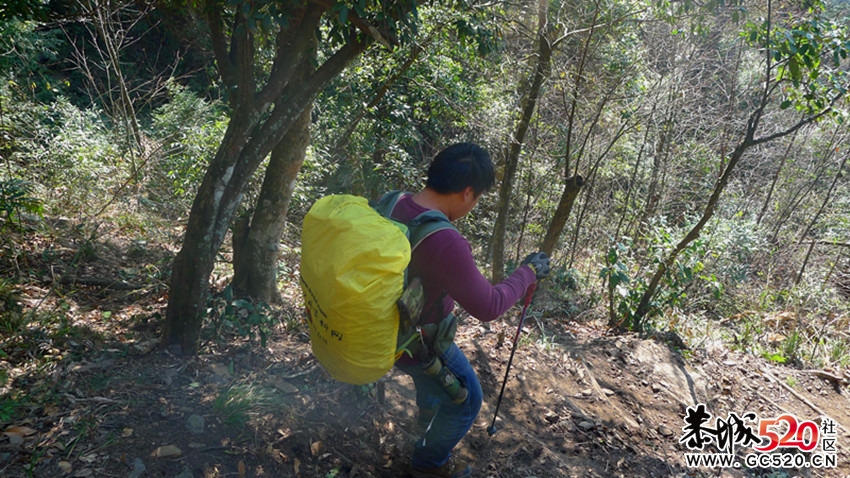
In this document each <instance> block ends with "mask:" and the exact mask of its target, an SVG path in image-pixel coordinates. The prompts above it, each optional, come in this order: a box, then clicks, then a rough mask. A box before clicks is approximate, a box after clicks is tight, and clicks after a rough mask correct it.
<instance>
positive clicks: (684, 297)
mask: <svg viewBox="0 0 850 478" xmlns="http://www.w3.org/2000/svg"><path fill="white" fill-rule="evenodd" d="M848 18H850V5H848V3H847V2H842V1H828V2H824V3H821V2H773V1H767V2H765V1H742V2H728V3H724V2H708V3H699V4H697V3H691V2H665V1H660V2H651V1H640V0H638V1H634V0H629V1H620V0H606V1H603V0H599V1H593V2H568V1H562V2H557V1H552V2H546V1H539V2H536V3H535V2H463V1H460V2H434V3H423V4H421V5H417V4H416V3H414V2H411V1H365V0H364V1H360V2H357V3H355V4H347V3H343V2H332V1H330V0H314V1H310V2H272V1H253V2H243V1H240V0H232V1H227V2H213V1H198V2H189V3H182V2H167V1H163V2H99V1H80V2H77V1H68V2H51V3H41V2H28V1H27V0H22V1H18V2H7V3H6V5H5V6H4V7H0V76H2V82H0V155H2V158H3V160H2V165H0V211H2V220H3V222H2V228H3V239H2V251H1V252H0V254H2V256H3V263H4V273H3V277H2V278H0V299H2V300H0V304H2V305H1V306H0V307H2V308H0V339H2V352H0V365H2V366H0V384H2V387H3V388H4V392H5V394H4V398H3V399H2V400H3V401H2V402H0V418H1V419H5V420H11V419H12V418H13V417H14V416H15V414H16V413H17V410H21V409H22V407H23V406H24V404H25V403H26V401H27V400H28V398H27V393H25V392H24V391H22V390H17V389H16V385H15V383H16V382H15V378H16V376H17V375H16V374H19V373H21V371H22V370H24V369H26V368H27V367H28V366H29V365H26V364H28V363H30V364H38V363H43V362H44V361H45V360H49V357H50V354H51V350H54V349H53V345H55V344H57V343H65V342H67V341H68V340H73V338H74V337H75V336H77V335H80V336H81V335H85V332H83V331H82V329H81V328H80V327H79V324H78V323H77V318H78V315H79V314H82V313H83V312H82V310H81V309H80V308H79V307H78V306H77V304H75V301H74V300H75V299H74V290H76V289H75V288H78V287H103V288H107V289H109V288H111V289H113V290H126V291H127V294H128V296H129V297H131V298H138V299H139V301H140V302H141V301H142V298H145V301H146V305H145V307H144V308H142V309H141V310H137V311H135V312H134V313H132V314H128V313H126V311H121V310H106V309H101V308H96V310H95V311H94V312H91V311H87V312H86V314H88V315H91V314H94V315H96V317H95V318H96V320H99V321H102V322H104V323H109V321H110V320H116V318H118V317H120V318H121V320H123V321H126V322H125V325H126V324H143V325H145V326H148V325H150V326H152V327H155V328H156V330H157V331H158V333H160V334H161V338H162V339H161V340H162V347H163V348H164V349H167V350H169V351H170V352H173V353H181V354H190V355H191V354H195V353H198V352H199V350H200V351H201V352H203V351H204V350H208V349H206V348H205V347H208V346H209V344H210V342H211V341H212V342H214V341H215V340H217V339H220V338H222V337H226V336H227V334H234V335H242V336H245V335H248V336H252V337H257V338H258V339H260V340H263V341H264V340H265V338H266V337H267V335H268V332H269V328H270V327H276V326H283V327H286V328H288V329H297V328H298V327H300V326H301V325H300V317H299V316H298V313H297V306H298V305H299V302H298V301H299V300H300V299H299V298H298V297H297V294H293V293H291V292H292V290H294V289H295V288H297V276H298V274H297V263H298V248H299V243H298V241H299V227H300V223H301V218H302V217H303V215H304V214H305V213H306V211H307V209H308V208H309V207H310V205H311V204H312V203H313V201H315V200H316V199H317V198H319V197H321V196H323V195H326V194H331V193H339V192H345V193H354V194H361V195H364V196H366V197H369V198H376V197H377V196H378V195H379V194H381V193H382V192H384V191H386V190H389V189H408V190H415V189H418V188H419V187H421V185H422V179H423V175H424V170H425V169H426V167H427V164H428V161H429V160H430V158H431V157H432V156H433V155H434V154H435V153H436V152H437V151H438V150H439V149H441V148H442V147H444V146H446V145H448V144H450V143H452V142H456V141H474V142H477V143H479V144H481V145H482V146H484V147H485V148H487V149H488V150H489V151H490V152H491V154H492V156H493V158H494V161H495V162H496V163H497V168H498V178H499V186H498V190H497V191H493V192H491V193H490V194H488V195H486V196H485V197H484V198H483V199H482V201H481V203H480V205H479V206H478V208H477V209H476V210H475V211H474V212H473V213H472V214H471V215H470V216H469V217H468V218H466V219H464V220H463V221H462V222H461V223H460V224H459V227H460V229H461V231H462V232H463V233H464V234H465V235H466V236H467V237H468V238H469V239H470V242H471V243H472V244H473V247H474V248H475V249H476V257H478V258H479V260H480V264H482V266H485V267H486V268H487V270H486V273H487V274H488V275H489V276H491V277H492V278H493V279H494V280H498V279H499V278H500V277H502V276H503V275H504V274H505V273H506V272H510V271H511V270H512V269H513V267H515V266H516V264H517V263H518V260H519V259H521V258H522V257H524V255H525V254H527V253H529V252H531V251H534V250H538V249H543V250H545V251H547V252H549V253H550V255H551V256H552V259H553V265H554V268H553V274H552V277H551V278H550V279H549V280H548V281H547V282H546V283H545V284H544V286H543V288H544V289H545V293H546V294H547V298H548V301H547V303H546V304H547V305H546V315H547V316H549V317H557V318H559V319H562V320H584V321H586V320H594V321H598V322H600V323H602V324H605V326H606V327H608V328H610V330H611V331H613V332H623V331H634V332H639V333H641V334H647V335H653V334H654V335H656V336H662V337H665V338H667V339H668V340H670V341H671V343H673V344H675V345H676V346H677V347H680V348H682V349H683V350H685V348H690V349H694V348H699V347H704V346H707V345H709V344H711V345H716V344H722V346H725V347H728V348H732V349H735V350H740V351H745V352H746V353H750V354H753V355H755V356H759V357H764V358H767V359H768V360H771V361H774V362H777V363H785V364H788V365H791V366H798V367H816V368H822V369H826V370H830V371H833V372H834V373H836V374H838V375H841V373H842V371H843V370H846V369H847V368H848V367H850V318H849V317H848V303H849V302H848V300H850V223H849V222H848V218H850V191H848V178H847V176H846V174H847V164H846V162H847V157H848V147H850V145H848V140H850V135H848V127H847V123H846V119H847V112H846V98H845V94H846V88H847V86H848V80H849V79H848V76H847V67H848V60H847V56H848V51H850V31H848V29H850V20H848ZM59 238H63V239H62V240H60V239H59ZM103 244H111V245H113V246H115V247H121V248H122V251H123V253H124V254H125V255H126V257H127V258H129V259H128V262H127V263H126V264H125V266H124V267H122V268H120V270H117V271H112V272H110V274H111V275H106V276H104V275H98V274H97V272H98V271H97V270H93V269H91V268H88V269H87V264H90V263H92V262H94V261H95V260H96V255H97V252H96V251H97V250H98V248H97V247H96V246H98V245H103ZM150 257H156V260H154V261H150V260H141V259H142V258H145V259H148V258H150ZM134 258H136V259H139V260H136V261H134V260H133V259H134ZM46 264H49V266H45V265H46ZM281 291H284V293H283V294H281ZM286 291H289V292H286ZM150 298H155V299H156V300H153V301H148V300H147V299H150ZM45 343H49V344H53V345H49V346H45V345H44V344H45ZM685 353H687V352H685ZM32 366H33V367H35V366H37V365H32Z"/></svg>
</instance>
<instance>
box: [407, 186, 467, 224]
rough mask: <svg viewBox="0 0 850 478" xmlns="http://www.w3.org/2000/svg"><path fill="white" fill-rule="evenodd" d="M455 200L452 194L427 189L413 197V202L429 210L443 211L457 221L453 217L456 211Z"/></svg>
mask: <svg viewBox="0 0 850 478" xmlns="http://www.w3.org/2000/svg"><path fill="white" fill-rule="evenodd" d="M455 201H456V200H455V198H453V197H452V195H451V194H440V193H438V192H436V191H434V190H433V189H429V188H425V189H423V190H421V191H419V192H418V193H416V194H414V195H413V202H415V203H416V204H418V205H420V206H422V207H424V208H427V209H436V210H437V211H441V212H442V213H443V214H445V215H446V217H448V218H449V219H450V220H452V221H453V220H455V218H454V217H452V214H453V211H454V209H455V208H454V202H455Z"/></svg>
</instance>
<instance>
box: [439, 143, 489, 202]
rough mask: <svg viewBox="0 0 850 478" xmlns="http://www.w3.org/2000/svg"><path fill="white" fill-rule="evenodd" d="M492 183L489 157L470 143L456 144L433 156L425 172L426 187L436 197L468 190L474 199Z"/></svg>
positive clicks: (485, 152) (478, 147)
mask: <svg viewBox="0 0 850 478" xmlns="http://www.w3.org/2000/svg"><path fill="white" fill-rule="evenodd" d="M495 183H496V176H495V173H494V171H493V161H491V160H490V154H489V153H487V151H485V150H484V149H482V148H481V147H480V146H478V145H475V144H472V143H457V144H454V145H452V146H449V147H448V148H446V149H444V150H442V151H440V152H439V153H437V156H435V157H434V160H433V161H431V166H430V167H429V168H428V180H427V182H426V183H425V184H426V186H427V187H428V188H430V189H432V190H434V191H435V192H437V193H439V194H452V193H459V192H462V191H464V190H465V189H467V188H472V191H473V192H474V193H475V196H476V198H477V197H478V196H481V194H483V193H484V192H486V191H489V190H490V188H492V187H493V185H494V184H495Z"/></svg>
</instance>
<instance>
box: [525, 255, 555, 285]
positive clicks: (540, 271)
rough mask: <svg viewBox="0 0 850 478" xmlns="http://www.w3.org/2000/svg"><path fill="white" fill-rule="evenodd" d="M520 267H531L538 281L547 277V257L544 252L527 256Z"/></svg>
mask: <svg viewBox="0 0 850 478" xmlns="http://www.w3.org/2000/svg"><path fill="white" fill-rule="evenodd" d="M521 265H523V266H529V267H531V270H533V271H534V274H535V275H536V276H537V279H538V280H539V279H543V278H544V277H547V276H548V275H549V256H547V255H546V253H545V252H534V253H532V254H529V255H528V257H526V258H525V260H524V261H522V264H521Z"/></svg>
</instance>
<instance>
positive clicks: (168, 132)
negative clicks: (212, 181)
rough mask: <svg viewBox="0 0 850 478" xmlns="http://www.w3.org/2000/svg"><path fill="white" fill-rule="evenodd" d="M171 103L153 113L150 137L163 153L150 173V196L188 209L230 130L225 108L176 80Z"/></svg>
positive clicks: (171, 87) (170, 89)
mask: <svg viewBox="0 0 850 478" xmlns="http://www.w3.org/2000/svg"><path fill="white" fill-rule="evenodd" d="M166 86H167V88H168V93H169V99H170V100H169V101H168V102H167V103H165V104H163V105H162V106H160V107H159V108H157V109H156V110H155V111H154V112H153V117H152V121H151V131H150V135H151V136H152V137H154V138H157V141H158V142H160V143H161V144H162V152H161V154H160V155H159V156H160V157H159V158H158V161H157V162H156V164H154V165H153V167H152V170H151V172H150V181H149V183H148V184H147V191H146V192H147V194H148V196H149V198H150V199H151V200H153V201H154V202H155V203H158V204H160V205H168V204H170V203H171V202H173V201H177V202H178V203H183V205H184V207H185V206H187V205H188V204H187V203H188V201H190V200H191V199H192V198H193V197H194V193H195V191H196V189H197V187H198V185H199V184H200V182H201V179H202V178H203V176H204V173H205V172H206V169H207V165H208V164H209V162H210V159H211V158H212V157H213V156H214V155H215V153H216V151H217V149H218V146H219V144H220V143H221V139H222V137H223V136H224V132H225V130H226V129H227V115H226V114H225V113H224V112H223V111H222V105H221V104H219V103H217V102H210V101H207V100H205V99H203V98H201V97H199V96H197V95H196V94H195V93H193V92H192V91H191V90H189V89H188V88H186V87H184V86H181V85H179V84H178V83H177V82H175V81H173V80H169V82H168V83H167V85H166Z"/></svg>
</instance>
